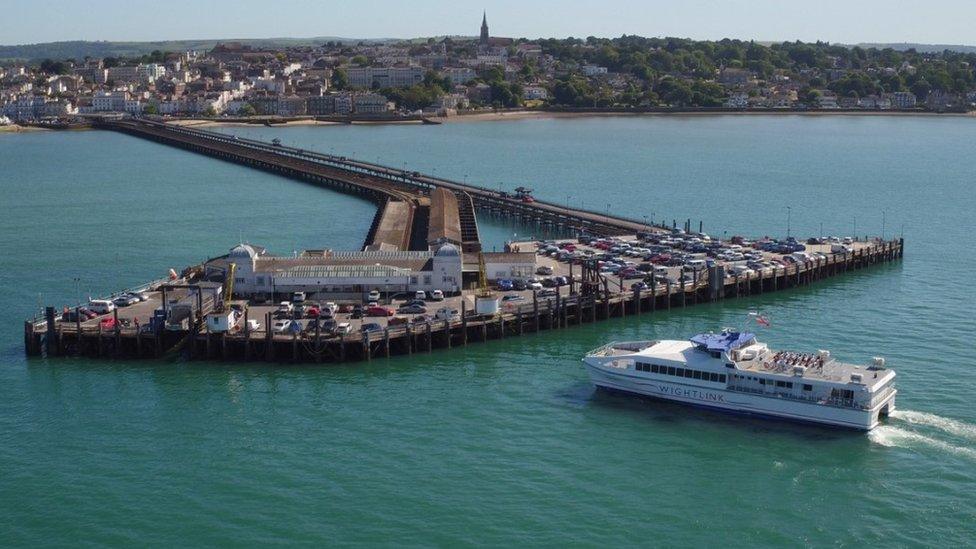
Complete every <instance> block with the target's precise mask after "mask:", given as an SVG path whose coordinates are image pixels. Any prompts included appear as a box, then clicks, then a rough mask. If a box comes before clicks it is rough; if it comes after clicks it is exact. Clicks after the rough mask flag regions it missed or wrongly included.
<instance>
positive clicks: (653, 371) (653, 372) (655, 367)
mask: <svg viewBox="0 0 976 549" xmlns="http://www.w3.org/2000/svg"><path fill="white" fill-rule="evenodd" d="M651 373H652V374H656V373H657V364H651Z"/></svg>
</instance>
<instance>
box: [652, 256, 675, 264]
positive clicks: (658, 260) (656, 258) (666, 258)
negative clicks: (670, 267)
mask: <svg viewBox="0 0 976 549" xmlns="http://www.w3.org/2000/svg"><path fill="white" fill-rule="evenodd" d="M668 261H671V256H670V255H668V254H658V255H656V256H654V257H652V258H651V263H667V262H668Z"/></svg>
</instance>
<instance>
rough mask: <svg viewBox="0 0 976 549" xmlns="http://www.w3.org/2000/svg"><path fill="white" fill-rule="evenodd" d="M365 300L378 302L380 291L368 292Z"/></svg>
mask: <svg viewBox="0 0 976 549" xmlns="http://www.w3.org/2000/svg"><path fill="white" fill-rule="evenodd" d="M366 300H367V301H379V300H380V291H379V290H370V292H369V295H368V296H367V297H366Z"/></svg>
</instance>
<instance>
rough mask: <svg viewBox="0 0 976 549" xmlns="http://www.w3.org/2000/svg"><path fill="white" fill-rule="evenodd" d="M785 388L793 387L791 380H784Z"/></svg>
mask: <svg viewBox="0 0 976 549" xmlns="http://www.w3.org/2000/svg"><path fill="white" fill-rule="evenodd" d="M786 388H787V389H792V388H793V382H792V381H787V382H786Z"/></svg>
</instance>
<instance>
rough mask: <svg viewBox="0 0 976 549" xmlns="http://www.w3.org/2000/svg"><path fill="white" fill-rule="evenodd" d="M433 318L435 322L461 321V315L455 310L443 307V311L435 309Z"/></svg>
mask: <svg viewBox="0 0 976 549" xmlns="http://www.w3.org/2000/svg"><path fill="white" fill-rule="evenodd" d="M434 318H436V319H437V320H461V313H460V312H458V310H457V309H449V308H447V307H444V308H443V309H437V312H436V313H434Z"/></svg>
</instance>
